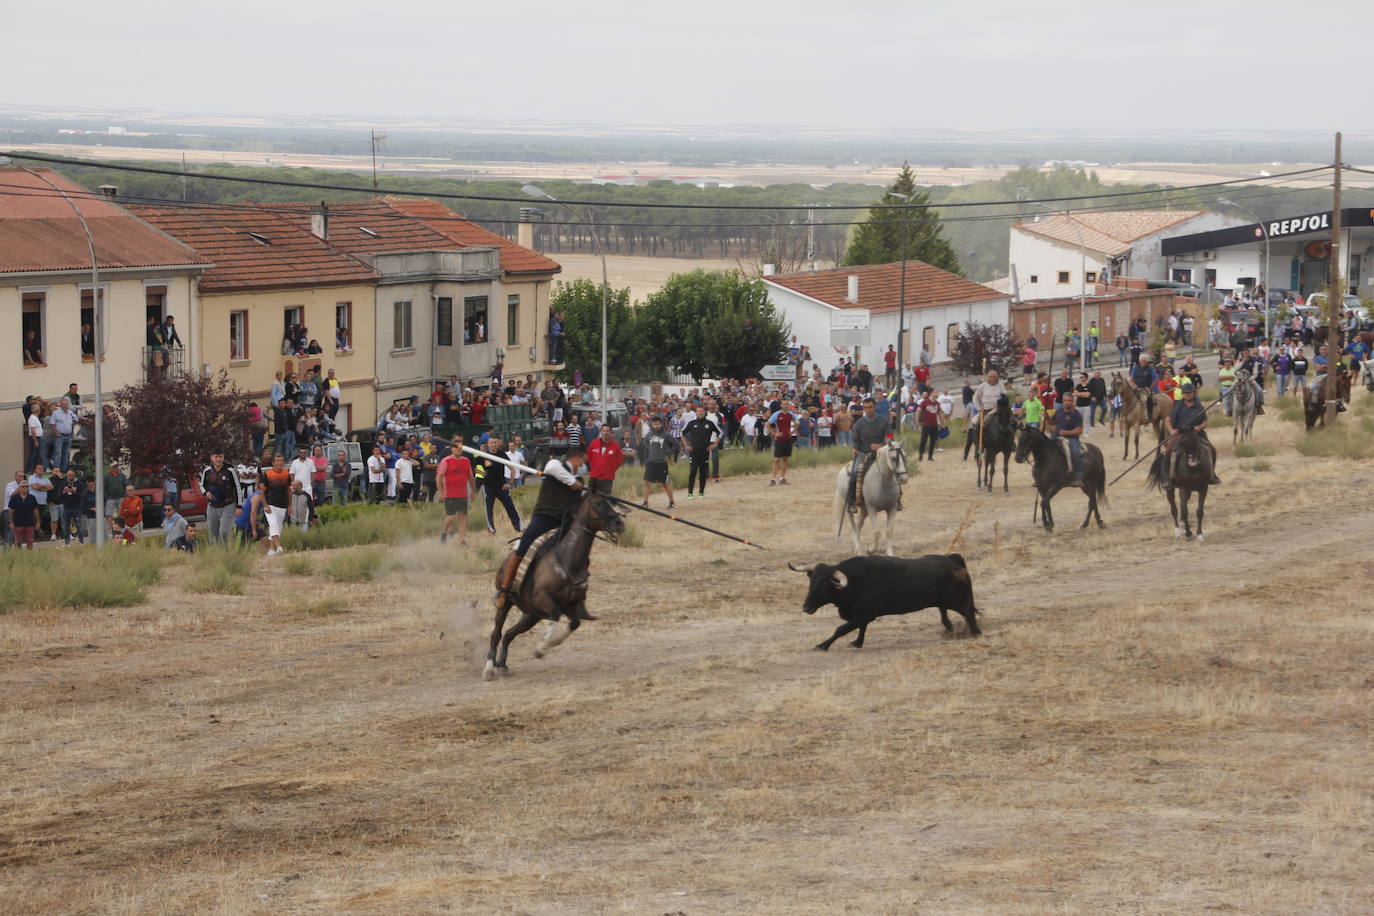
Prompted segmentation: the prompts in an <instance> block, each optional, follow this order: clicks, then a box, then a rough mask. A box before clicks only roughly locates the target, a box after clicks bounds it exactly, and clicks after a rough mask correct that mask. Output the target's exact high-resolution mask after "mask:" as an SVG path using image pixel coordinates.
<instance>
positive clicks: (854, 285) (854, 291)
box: [844, 274, 859, 304]
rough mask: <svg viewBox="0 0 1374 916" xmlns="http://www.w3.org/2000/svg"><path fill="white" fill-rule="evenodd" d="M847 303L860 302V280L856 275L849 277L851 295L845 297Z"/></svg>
mask: <svg viewBox="0 0 1374 916" xmlns="http://www.w3.org/2000/svg"><path fill="white" fill-rule="evenodd" d="M844 298H845V301H847V302H853V303H855V304H857V303H858V301H859V278H858V276H857V275H856V274H850V275H849V294H848V295H847V296H845V297H844Z"/></svg>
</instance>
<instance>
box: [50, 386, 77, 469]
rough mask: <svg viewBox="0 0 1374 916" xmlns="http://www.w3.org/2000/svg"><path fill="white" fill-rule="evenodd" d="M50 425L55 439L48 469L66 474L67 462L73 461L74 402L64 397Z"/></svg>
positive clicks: (53, 413)
mask: <svg viewBox="0 0 1374 916" xmlns="http://www.w3.org/2000/svg"><path fill="white" fill-rule="evenodd" d="M48 423H49V424H50V425H51V426H52V431H53V438H52V454H51V455H50V456H49V458H48V462H47V464H48V467H50V468H53V469H54V470H60V471H61V472H62V473H63V474H65V473H67V462H68V461H70V460H71V454H72V430H73V429H75V427H76V414H75V413H73V412H72V402H71V401H70V400H69V399H67V398H65V397H64V398H63V399H62V400H61V401H60V402H59V403H58V405H57V409H56V410H54V411H53V412H52V416H51V417H49V418H48Z"/></svg>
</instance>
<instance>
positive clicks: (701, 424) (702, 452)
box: [682, 364, 895, 499]
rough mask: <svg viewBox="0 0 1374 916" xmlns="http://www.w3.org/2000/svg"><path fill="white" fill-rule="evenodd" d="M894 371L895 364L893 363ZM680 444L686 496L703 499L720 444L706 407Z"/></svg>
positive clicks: (686, 428) (717, 429)
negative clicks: (687, 463) (684, 460)
mask: <svg viewBox="0 0 1374 916" xmlns="http://www.w3.org/2000/svg"><path fill="white" fill-rule="evenodd" d="M894 371H895V364H894ZM682 445H683V447H684V448H686V450H687V457H688V458H689V459H690V461H691V465H690V467H689V468H688V472H687V498H688V499H704V498H705V496H706V475H707V472H708V471H709V470H710V460H711V453H712V452H714V451H715V450H716V449H717V448H718V447H719V446H720V427H719V426H717V425H716V424H715V423H713V422H712V421H710V420H708V419H707V418H706V408H705V407H704V406H702V405H697V409H696V416H695V417H694V418H693V419H692V420H690V421H688V423H687V425H686V426H684V427H682ZM698 477H700V479H701V483H700V485H699V488H698V494H699V495H697V496H693V495H692V484H694V483H695V482H696V480H697V478H698Z"/></svg>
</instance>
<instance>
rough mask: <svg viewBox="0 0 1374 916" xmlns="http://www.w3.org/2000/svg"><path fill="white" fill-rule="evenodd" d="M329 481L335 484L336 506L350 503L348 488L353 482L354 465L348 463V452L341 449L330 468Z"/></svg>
mask: <svg viewBox="0 0 1374 916" xmlns="http://www.w3.org/2000/svg"><path fill="white" fill-rule="evenodd" d="M329 479H330V481H331V482H332V483H333V484H334V505H336V506H343V505H346V504H347V503H348V486H349V483H351V482H352V480H353V465H351V464H349V463H348V451H347V450H346V449H342V448H341V449H339V450H338V452H337V453H336V454H335V456H334V463H333V464H331V465H330V466H329Z"/></svg>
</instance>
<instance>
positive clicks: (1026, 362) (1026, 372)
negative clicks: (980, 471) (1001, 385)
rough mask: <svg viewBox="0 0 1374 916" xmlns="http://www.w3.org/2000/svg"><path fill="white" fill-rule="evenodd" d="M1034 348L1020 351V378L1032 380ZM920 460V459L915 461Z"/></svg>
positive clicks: (1033, 373) (1029, 347)
mask: <svg viewBox="0 0 1374 916" xmlns="http://www.w3.org/2000/svg"><path fill="white" fill-rule="evenodd" d="M1035 355H1036V354H1035V348H1034V347H1031V346H1027V347H1026V349H1024V350H1022V351H1021V376H1022V378H1026V379H1029V378H1032V377H1033V376H1034V375H1035ZM917 460H920V459H917Z"/></svg>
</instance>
